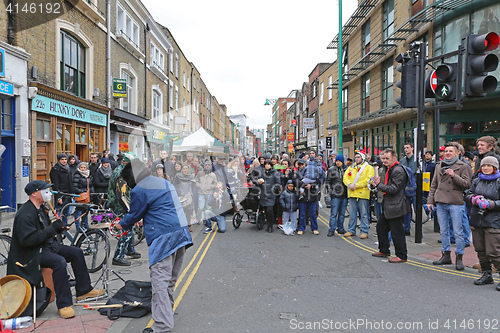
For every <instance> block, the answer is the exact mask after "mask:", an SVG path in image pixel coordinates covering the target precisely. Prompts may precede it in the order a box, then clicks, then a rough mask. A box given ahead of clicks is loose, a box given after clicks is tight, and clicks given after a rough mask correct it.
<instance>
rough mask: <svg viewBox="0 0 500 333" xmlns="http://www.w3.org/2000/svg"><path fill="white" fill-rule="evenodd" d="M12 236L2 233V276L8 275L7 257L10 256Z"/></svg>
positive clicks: (0, 265) (0, 252)
mask: <svg viewBox="0 0 500 333" xmlns="http://www.w3.org/2000/svg"><path fill="white" fill-rule="evenodd" d="M11 240H12V239H11V237H10V236H9V235H0V277H4V276H6V275H7V257H8V256H9V250H10V243H11Z"/></svg>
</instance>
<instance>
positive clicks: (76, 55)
mask: <svg viewBox="0 0 500 333" xmlns="http://www.w3.org/2000/svg"><path fill="white" fill-rule="evenodd" d="M60 65H61V70H60V75H61V79H60V82H61V90H64V91H66V92H69V93H72V94H74V95H76V96H79V97H82V98H85V48H84V47H83V45H82V44H81V43H80V42H79V41H78V40H77V39H76V38H74V37H73V36H71V35H70V34H68V33H67V32H65V31H62V30H61V62H60Z"/></svg>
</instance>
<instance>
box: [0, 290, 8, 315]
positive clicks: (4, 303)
mask: <svg viewBox="0 0 500 333" xmlns="http://www.w3.org/2000/svg"><path fill="white" fill-rule="evenodd" d="M0 294H2V302H3V306H4V308H5V312H7V317H10V314H9V309H7V303H6V302H5V296H4V294H3V290H2V287H1V286H0Z"/></svg>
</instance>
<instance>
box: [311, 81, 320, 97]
mask: <svg viewBox="0 0 500 333" xmlns="http://www.w3.org/2000/svg"><path fill="white" fill-rule="evenodd" d="M316 96H318V83H317V82H316V81H315V82H313V84H312V96H311V100H312V99H315V98H316Z"/></svg>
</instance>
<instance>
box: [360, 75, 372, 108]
mask: <svg viewBox="0 0 500 333" xmlns="http://www.w3.org/2000/svg"><path fill="white" fill-rule="evenodd" d="M368 113H370V73H366V74H365V75H363V77H362V78H361V115H362V116H364V115H366V114H368Z"/></svg>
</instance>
